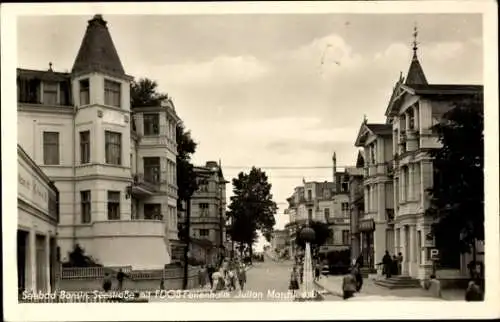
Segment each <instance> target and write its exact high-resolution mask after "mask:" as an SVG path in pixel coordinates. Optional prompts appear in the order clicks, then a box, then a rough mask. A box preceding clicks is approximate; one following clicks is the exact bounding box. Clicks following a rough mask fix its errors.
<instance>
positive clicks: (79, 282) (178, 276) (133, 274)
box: [57, 266, 199, 292]
mask: <svg viewBox="0 0 500 322" xmlns="http://www.w3.org/2000/svg"><path fill="white" fill-rule="evenodd" d="M120 269H121V270H122V271H123V273H125V279H124V281H123V286H122V287H123V289H126V290H133V291H137V292H140V291H150V290H158V289H159V288H160V285H161V283H162V280H163V285H162V286H163V287H164V288H165V289H172V290H173V289H181V288H182V286H183V285H182V284H183V277H184V267H182V266H172V267H166V268H164V269H157V270H134V269H132V267H131V266H123V267H77V268H67V267H61V268H60V274H59V278H58V284H59V285H58V287H57V289H59V290H66V291H83V292H87V291H88V292H93V291H95V290H101V289H102V282H103V279H104V276H105V273H110V275H111V277H112V278H113V280H112V283H113V285H114V286H116V285H117V283H118V281H117V280H116V274H117V272H118V271H119V270H120ZM198 271H199V268H198V267H197V266H189V268H188V288H191V289H192V288H197V287H199V285H198ZM113 288H116V287H113Z"/></svg>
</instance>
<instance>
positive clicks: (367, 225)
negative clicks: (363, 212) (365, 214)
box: [359, 219, 375, 231]
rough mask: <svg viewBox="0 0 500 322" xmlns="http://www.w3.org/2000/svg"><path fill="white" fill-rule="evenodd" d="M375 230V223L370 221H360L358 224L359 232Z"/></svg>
mask: <svg viewBox="0 0 500 322" xmlns="http://www.w3.org/2000/svg"><path fill="white" fill-rule="evenodd" d="M371 230H375V222H374V221H373V220H372V219H370V220H362V221H361V222H360V223H359V231H371Z"/></svg>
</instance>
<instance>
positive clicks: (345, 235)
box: [342, 230, 350, 245]
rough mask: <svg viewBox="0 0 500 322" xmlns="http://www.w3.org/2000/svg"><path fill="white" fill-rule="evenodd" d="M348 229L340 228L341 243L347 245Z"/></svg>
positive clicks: (348, 242)
mask: <svg viewBox="0 0 500 322" xmlns="http://www.w3.org/2000/svg"><path fill="white" fill-rule="evenodd" d="M349 237H350V236H349V230H342V244H343V245H349V244H350V241H349Z"/></svg>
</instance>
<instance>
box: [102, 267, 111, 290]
mask: <svg viewBox="0 0 500 322" xmlns="http://www.w3.org/2000/svg"><path fill="white" fill-rule="evenodd" d="M112 285H113V282H112V281H111V275H109V273H107V272H106V273H105V274H104V280H103V282H102V288H103V290H104V292H109V291H110V290H111V286H112Z"/></svg>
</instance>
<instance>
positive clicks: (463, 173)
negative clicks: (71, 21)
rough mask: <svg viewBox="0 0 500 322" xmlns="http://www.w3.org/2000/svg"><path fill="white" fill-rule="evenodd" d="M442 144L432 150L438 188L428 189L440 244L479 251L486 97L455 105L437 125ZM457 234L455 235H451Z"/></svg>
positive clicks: (482, 210)
mask: <svg viewBox="0 0 500 322" xmlns="http://www.w3.org/2000/svg"><path fill="white" fill-rule="evenodd" d="M433 130H434V131H436V133H437V134H438V136H439V141H440V142H441V144H442V147H441V148H439V149H435V150H433V151H431V153H430V154H431V156H432V157H433V166H434V178H435V179H434V182H433V187H432V188H431V189H429V190H428V192H429V195H430V207H429V208H428V210H427V211H426V212H427V214H428V215H431V216H433V217H434V219H435V223H434V224H433V226H432V235H434V238H435V241H436V247H437V248H439V249H441V250H449V251H451V252H453V251H455V252H460V253H464V252H471V251H472V253H473V256H474V261H475V256H476V249H475V244H476V240H484V174H483V165H484V140H483V138H484V134H483V131H484V126H483V97H482V95H475V96H473V97H469V98H465V99H463V100H460V101H458V102H456V103H455V104H454V108H453V109H451V110H450V111H448V112H447V113H445V114H444V115H443V118H442V121H441V122H439V123H438V124H436V125H435V126H434V128H433ZM452 236H455V238H452Z"/></svg>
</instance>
